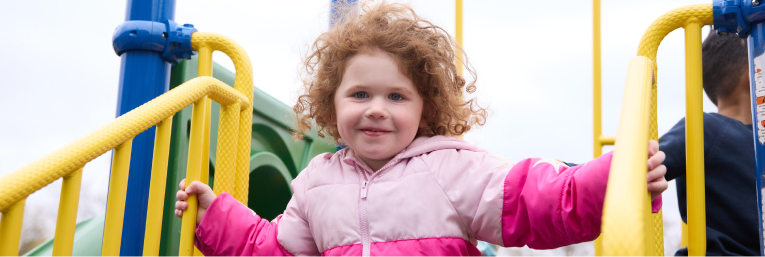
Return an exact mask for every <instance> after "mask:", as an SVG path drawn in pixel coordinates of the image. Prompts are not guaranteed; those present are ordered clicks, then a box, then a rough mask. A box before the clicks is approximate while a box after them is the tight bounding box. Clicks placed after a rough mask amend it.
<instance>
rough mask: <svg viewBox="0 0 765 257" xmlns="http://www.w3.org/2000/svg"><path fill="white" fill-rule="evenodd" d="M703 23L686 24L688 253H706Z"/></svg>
mask: <svg viewBox="0 0 765 257" xmlns="http://www.w3.org/2000/svg"><path fill="white" fill-rule="evenodd" d="M701 26H703V24H702V23H701V22H700V21H699V20H698V19H689V20H688V21H687V22H686V24H685V112H686V113H685V117H686V118H685V137H686V141H685V142H686V151H685V152H686V155H685V162H686V165H687V170H686V177H687V178H688V179H687V188H688V193H687V195H688V255H692V256H701V255H706V248H707V245H706V227H707V225H706V206H705V202H704V197H705V196H704V116H703V112H702V107H703V103H702V100H703V99H704V98H703V95H702V75H701V74H702V68H701Z"/></svg>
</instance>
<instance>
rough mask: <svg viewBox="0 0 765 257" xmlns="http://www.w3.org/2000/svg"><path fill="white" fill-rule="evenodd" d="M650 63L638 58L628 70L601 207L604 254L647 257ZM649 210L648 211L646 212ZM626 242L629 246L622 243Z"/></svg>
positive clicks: (651, 73)
mask: <svg viewBox="0 0 765 257" xmlns="http://www.w3.org/2000/svg"><path fill="white" fill-rule="evenodd" d="M652 81H653V63H652V62H651V61H650V59H648V58H646V57H642V56H638V57H635V58H633V59H632V61H630V64H629V68H628V70H627V83H626V86H625V88H624V97H623V98H622V99H623V100H622V108H621V110H622V111H621V114H620V115H619V117H620V118H619V129H618V131H617V134H618V135H619V144H617V145H616V148H615V150H614V155H613V159H612V161H611V170H612V171H614V172H611V173H610V174H609V177H608V182H609V183H608V184H609V186H608V188H607V189H606V199H605V204H604V206H603V225H602V226H603V231H602V234H601V238H603V254H604V255H648V253H650V252H649V251H646V250H647V249H648V246H647V245H646V244H647V243H648V242H646V240H645V239H646V236H645V233H646V227H647V225H648V224H646V223H645V222H646V220H647V219H648V218H646V217H645V216H648V215H649V213H650V198H649V197H648V191H646V187H647V181H646V179H645V176H646V171H647V170H648V162H646V153H648V144H647V143H646V142H648V133H649V132H648V131H649V128H648V124H649V121H650V119H649V118H650V114H649V109H650V104H651V84H652ZM646 208H649V209H646ZM625 242H629V243H625Z"/></svg>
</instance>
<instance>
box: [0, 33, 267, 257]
mask: <svg viewBox="0 0 765 257" xmlns="http://www.w3.org/2000/svg"><path fill="white" fill-rule="evenodd" d="M191 41H192V47H193V48H194V49H195V50H197V51H199V53H200V58H199V75H200V77H198V78H195V79H192V80H189V81H188V82H186V83H184V84H183V85H181V86H179V87H177V88H175V89H173V90H171V91H169V92H167V93H165V94H163V95H161V96H159V97H157V98H155V99H154V100H151V101H149V102H148V103H146V104H144V105H141V106H139V107H138V108H136V109H134V110H132V111H130V112H128V113H126V114H124V115H122V116H120V117H119V118H117V119H116V120H114V121H112V122H111V123H109V124H107V125H106V126H104V127H101V128H100V129H98V130H96V131H94V132H92V133H90V134H88V135H86V136H84V137H82V138H80V139H78V140H77V141H75V142H73V143H71V144H69V145H67V146H64V147H62V148H61V149H59V150H57V151H55V152H53V153H51V154H48V155H47V156H45V157H43V158H40V159H39V160H37V161H35V162H33V163H31V164H28V165H26V166H24V167H22V168H20V169H18V170H16V171H14V172H12V173H10V174H8V175H6V176H4V177H2V178H0V211H2V214H3V215H2V219H1V220H0V255H18V254H19V253H18V248H19V239H20V237H21V224H22V219H23V214H24V204H25V200H26V198H27V196H29V194H31V193H34V192H35V191H37V190H39V189H40V188H42V187H44V186H46V185H48V184H50V183H52V182H54V181H56V180H57V179H59V178H63V180H64V181H63V186H62V188H61V203H60V205H59V212H58V220H57V223H56V232H55V233H56V234H55V240H54V246H53V255H71V254H72V244H73V238H74V230H75V222H76V214H77V207H78V201H79V192H80V182H81V178H82V168H83V166H84V165H85V164H86V163H88V162H90V161H91V160H93V159H95V158H96V157H98V156H100V155H102V154H104V153H106V152H108V151H109V150H112V149H114V154H113V160H112V170H111V177H110V179H109V193H108V202H107V209H106V218H105V223H104V238H103V245H102V252H101V253H102V255H111V256H116V255H119V253H120V241H121V236H122V226H123V224H122V220H123V215H124V210H125V198H126V192H127V178H128V173H129V170H130V152H131V146H132V139H133V137H135V136H136V135H138V134H139V133H141V132H143V131H145V130H146V129H149V128H150V127H152V126H154V125H157V131H156V133H157V134H156V139H155V140H156V141H155V148H154V157H153V163H152V174H151V182H150V189H149V190H150V192H151V193H150V196H149V204H148V209H147V218H146V232H145V233H146V234H145V241H144V252H143V254H144V255H153V256H156V255H158V254H159V241H160V240H158V238H159V236H160V233H161V227H162V226H161V217H162V208H163V205H164V203H163V199H162V198H163V196H164V191H165V180H166V178H167V173H166V172H167V162H168V151H169V141H170V131H171V124H172V117H173V115H174V114H175V113H176V112H178V111H180V110H181V109H183V108H184V107H186V106H188V105H190V104H192V103H193V104H194V107H193V111H192V113H193V114H192V126H191V136H190V140H189V141H190V143H189V144H190V145H189V163H188V170H187V183H191V181H195V180H201V181H202V182H204V183H207V181H206V179H204V178H207V172H208V170H207V169H208V167H209V166H208V165H207V161H206V160H207V157H206V155H207V153H209V150H208V149H209V134H210V128H209V127H210V116H211V115H210V99H212V100H214V101H216V102H218V103H220V104H221V116H220V117H221V118H220V125H219V127H220V131H219V133H218V146H217V149H216V153H217V156H216V163H217V164H218V173H217V174H216V182H215V192H216V193H217V194H220V193H221V192H230V193H232V195H233V196H234V197H235V198H236V199H238V200H239V201H241V202H243V203H245V204H246V203H247V187H248V182H249V180H248V179H237V181H236V182H237V183H234V181H235V178H245V177H246V176H247V174H248V171H249V164H250V160H249V154H250V137H251V129H252V128H251V126H250V125H249V124H251V122H252V93H253V85H252V66H251V64H250V60H249V58H248V57H247V55H246V53H245V52H244V50H243V49H242V48H241V47H240V46H239V45H238V44H236V43H235V42H233V41H232V40H230V39H228V38H226V37H224V36H220V35H217V34H212V33H201V32H197V33H194V34H193V35H192V40H191ZM215 50H218V51H222V52H224V53H225V54H227V55H228V56H229V57H230V58H231V60H232V61H233V62H234V66H235V70H236V79H235V85H234V88H231V87H230V86H228V85H226V84H225V83H223V82H221V81H219V80H217V79H215V78H212V77H210V75H212V68H211V67H212V52H213V51H215ZM195 197H196V196H191V197H190V198H189V201H188V202H189V208H188V210H187V211H185V212H184V214H183V221H182V222H183V225H182V234H181V239H182V241H181V248H180V252H179V255H191V254H193V240H194V227H195V225H196V223H195V222H196V207H195V206H194V205H195V204H196V198H195Z"/></svg>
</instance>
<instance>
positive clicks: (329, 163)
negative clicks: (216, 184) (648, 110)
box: [176, 3, 667, 256]
mask: <svg viewBox="0 0 765 257" xmlns="http://www.w3.org/2000/svg"><path fill="white" fill-rule="evenodd" d="M363 9H364V13H363V14H361V15H356V16H349V17H345V20H344V23H343V24H342V25H339V26H338V27H336V28H334V29H332V30H331V31H329V32H326V33H324V34H322V35H321V36H319V38H318V39H317V40H316V42H314V44H313V46H312V52H311V53H310V54H309V55H308V57H307V58H306V61H305V68H306V75H307V76H306V77H307V79H306V83H305V85H306V92H305V94H303V95H301V96H300V98H299V99H298V102H297V104H296V105H295V107H294V110H295V111H296V113H298V115H300V118H299V123H298V129H299V130H301V131H307V130H309V129H310V124H311V120H313V121H315V122H316V125H317V127H318V130H319V133H320V134H319V135H329V136H331V137H332V138H334V139H335V140H336V141H337V142H338V143H340V142H342V143H344V144H346V145H348V148H346V149H343V150H340V151H338V152H337V153H335V154H332V153H326V154H322V155H319V156H316V157H315V158H314V159H313V160H311V162H310V164H309V165H308V167H306V168H305V170H303V171H302V172H300V174H299V175H298V176H297V177H296V178H295V179H294V180H293V181H292V189H293V191H294V194H293V195H292V199H291V200H290V202H289V204H288V205H287V209H286V210H285V211H284V214H283V215H281V216H279V217H277V218H276V219H275V220H273V221H271V222H269V221H267V220H263V219H261V218H260V217H259V216H258V215H257V214H255V213H254V212H252V211H251V210H250V209H248V208H247V207H246V206H244V205H243V204H240V203H239V202H237V201H236V200H235V199H234V198H232V197H231V196H230V195H229V194H227V193H222V194H221V195H219V196H217V197H216V196H215V194H214V193H213V191H212V190H211V189H210V187H208V186H207V185H204V184H202V183H199V182H193V183H191V185H189V187H188V188H185V187H184V186H185V185H184V182H181V185H180V187H181V190H180V191H178V194H177V198H178V200H179V201H178V202H177V203H176V208H177V210H176V215H177V216H179V217H180V216H181V214H182V211H183V210H185V209H186V208H187V206H188V205H187V203H186V202H185V200H186V199H188V195H189V194H195V193H196V194H198V201H199V209H198V216H197V225H198V227H197V229H196V235H197V238H196V246H197V247H198V248H199V250H201V251H202V253H204V254H205V255H208V256H209V255H363V256H369V255H480V252H479V251H478V250H477V249H476V247H475V244H476V240H483V241H486V242H489V243H492V244H496V245H500V246H505V247H511V246H513V247H518V246H523V245H528V246H529V247H532V248H538V249H548V248H556V247H560V246H565V245H569V244H574V243H579V242H584V241H590V240H593V239H595V238H596V237H597V236H598V234H599V233H600V225H601V216H602V207H603V200H604V197H605V192H606V184H607V180H608V170H609V167H610V164H611V156H612V155H611V153H608V154H605V155H603V156H601V157H600V158H597V159H595V160H593V161H590V162H588V163H586V164H583V165H579V166H575V167H568V166H566V165H565V164H564V163H562V162H560V161H556V160H551V159H540V158H531V159H525V160H522V161H520V162H519V163H516V164H513V163H511V162H508V161H505V160H503V159H501V158H497V157H494V156H492V155H490V154H489V153H487V152H485V151H484V150H482V149H479V148H477V147H475V146H473V145H470V144H469V143H467V142H465V141H463V140H460V139H457V138H454V136H458V135H461V134H463V133H465V132H467V131H468V130H470V128H471V126H474V125H482V124H483V123H484V122H485V118H486V111H485V109H482V108H481V107H479V106H477V105H476V104H475V102H474V101H473V100H467V101H466V100H463V99H464V98H463V93H465V92H467V93H472V92H474V91H475V85H474V84H473V83H470V84H468V85H467V86H466V85H465V80H464V79H463V78H462V77H460V76H457V75H456V74H457V70H456V67H455V65H454V63H453V61H454V59H455V58H454V57H455V55H454V49H455V48H457V47H456V46H455V45H454V43H453V42H452V41H451V40H450V38H449V35H448V34H447V33H446V32H445V31H444V30H443V29H441V28H440V27H438V26H435V25H433V24H432V23H430V22H428V21H425V20H423V19H421V18H419V17H418V16H417V15H416V14H415V13H414V11H413V10H412V9H411V8H409V7H407V6H404V5H400V4H386V3H382V4H376V5H374V6H365V7H364V8H363ZM469 71H470V70H469ZM470 72H471V74H472V71H470ZM473 75H474V74H473ZM649 148H650V150H649V155H650V156H651V157H650V158H649V160H648V167H649V170H650V171H649V172H648V181H650V182H649V184H648V190H649V191H651V193H652V199H655V198H656V196H658V194H660V193H661V192H662V191H664V190H665V189H666V188H667V184H666V181H665V180H664V173H665V172H666V170H665V168H664V166H663V165H661V163H662V161H663V160H664V154H663V153H661V152H659V151H658V146H657V144H656V143H655V142H652V143H651V144H650V147H649ZM660 205H661V202H660V199H658V200H656V201H654V205H653V206H654V210H658V207H659V206H660Z"/></svg>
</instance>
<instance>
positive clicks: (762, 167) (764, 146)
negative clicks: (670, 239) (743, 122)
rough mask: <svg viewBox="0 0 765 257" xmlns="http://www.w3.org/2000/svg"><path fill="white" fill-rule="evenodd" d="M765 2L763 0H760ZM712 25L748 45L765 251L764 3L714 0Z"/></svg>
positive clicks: (763, 247) (762, 249) (763, 249)
mask: <svg viewBox="0 0 765 257" xmlns="http://www.w3.org/2000/svg"><path fill="white" fill-rule="evenodd" d="M763 2H765V1H763ZM714 29H715V30H717V33H720V34H724V33H737V34H738V35H739V36H740V37H742V38H746V39H747V45H748V46H749V82H750V84H749V85H750V90H751V91H750V92H751V99H752V100H751V102H752V124H754V125H753V126H752V128H753V129H752V132H753V133H752V134H753V136H754V156H755V170H754V171H753V172H755V179H756V184H757V188H756V189H755V190H756V191H757V211H758V215H757V219H758V222H759V224H758V228H759V237H760V255H765V241H763V233H764V232H765V224H764V223H763V216H762V211H763V205H762V204H763V198H762V197H763V190H764V189H765V188H764V187H765V77H763V71H764V70H765V41H763V40H765V3H761V1H759V0H714Z"/></svg>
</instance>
